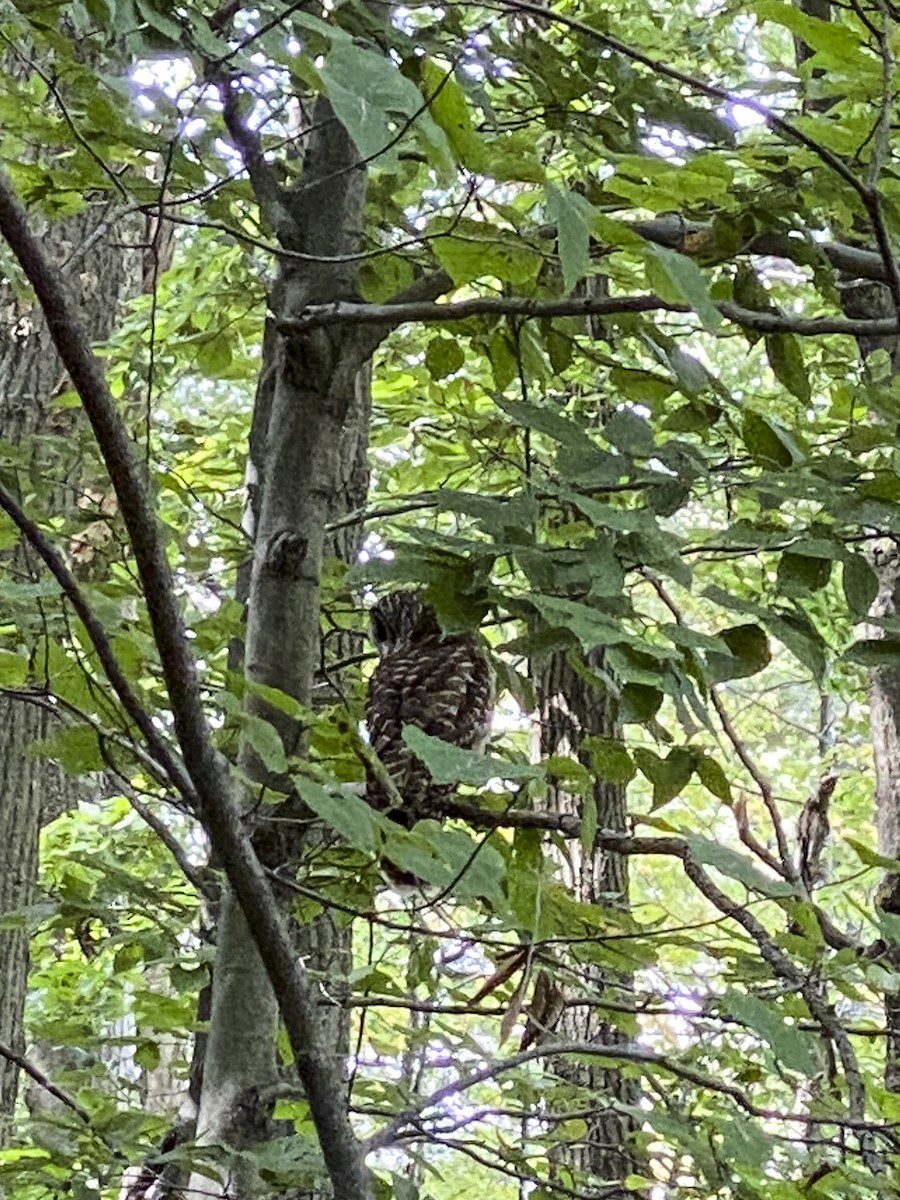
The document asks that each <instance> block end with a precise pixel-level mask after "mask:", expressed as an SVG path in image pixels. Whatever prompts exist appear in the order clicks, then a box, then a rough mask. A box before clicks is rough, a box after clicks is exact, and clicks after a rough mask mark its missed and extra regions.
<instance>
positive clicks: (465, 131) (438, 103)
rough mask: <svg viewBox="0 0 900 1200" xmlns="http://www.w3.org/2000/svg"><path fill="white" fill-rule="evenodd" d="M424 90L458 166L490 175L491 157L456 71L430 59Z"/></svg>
mask: <svg viewBox="0 0 900 1200" xmlns="http://www.w3.org/2000/svg"><path fill="white" fill-rule="evenodd" d="M422 87H423V91H424V93H425V98H426V100H427V103H428V111H429V112H430V113H431V115H432V117H433V118H434V120H435V121H436V122H437V124H438V125H439V126H440V127H441V129H443V131H444V133H445V134H446V136H447V141H448V142H449V143H450V149H451V150H452V151H453V154H454V157H455V158H456V160H457V162H459V163H460V164H461V165H462V166H464V167H467V168H468V169H469V170H470V171H476V172H478V173H479V174H483V173H488V172H489V171H490V157H489V155H488V153H487V148H486V146H485V142H484V139H483V138H482V136H481V135H480V134H479V133H478V132H477V131H476V129H475V122H474V119H473V116H472V110H471V108H470V107H469V101H468V99H467V97H466V93H465V92H464V91H463V88H462V86H461V85H460V83H459V81H458V80H457V78H456V76H455V74H454V72H453V69H452V68H451V67H449V66H448V65H446V64H445V63H438V62H435V60H434V59H431V58H429V59H426V60H425V62H424V64H423V66H422Z"/></svg>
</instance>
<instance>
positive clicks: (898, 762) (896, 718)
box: [841, 280, 900, 1092]
mask: <svg viewBox="0 0 900 1200" xmlns="http://www.w3.org/2000/svg"><path fill="white" fill-rule="evenodd" d="M841 304H842V307H843V309H844V313H845V315H846V316H848V317H869V318H877V317H884V316H893V315H895V314H894V304H893V300H892V298H891V294H890V291H889V289H888V288H887V287H886V286H884V285H883V284H880V283H872V282H868V281H863V280H854V281H852V283H849V282H848V283H847V284H845V286H844V287H843V288H842V290H841ZM857 341H858V343H859V348H860V353H861V355H862V357H863V359H864V360H865V359H867V358H868V357H869V355H870V354H872V353H873V352H874V351H876V350H885V351H886V352H887V353H888V354H889V355H890V358H891V368H892V372H893V374H895V375H896V374H897V373H898V372H900V339H898V338H896V337H883V338H865V337H861V338H858V339H857ZM871 561H872V565H873V567H874V568H875V572H876V574H877V576H878V596H877V598H876V600H875V604H874V605H873V608H872V613H871V615H872V616H873V617H891V616H896V614H897V613H898V612H900V558H898V555H897V550H896V547H895V546H894V545H890V546H879V547H877V548H876V549H875V551H874V553H873V555H872V559H871ZM869 636H870V637H875V638H878V637H883V636H884V630H883V629H882V628H881V627H880V626H873V627H872V628H871V629H870V630H869ZM869 684H870V709H869V712H870V724H871V733H872V753H873V756H874V760H875V806H876V816H875V819H876V825H877V828H878V842H879V849H880V850H881V852H882V854H885V855H887V856H888V857H890V858H898V857H900V667H895V666H890V665H888V666H882V667H878V668H876V669H875V670H873V671H872V674H871V676H870V681H869ZM880 904H881V907H882V908H883V909H884V911H885V912H889V913H893V914H900V875H897V874H894V873H889V874H888V876H887V877H886V879H885V881H884V884H883V886H882V889H881V892H880ZM886 952H887V957H888V958H889V960H890V961H891V962H892V963H893V968H894V970H895V971H896V970H897V969H898V968H900V943H897V942H887V943H886ZM884 1009H885V1025H886V1028H887V1045H886V1050H885V1066H884V1082H885V1087H886V1088H888V1089H889V1090H890V1091H892V1092H900V992H896V991H895V992H892V991H889V990H887V989H886V990H885V999H884Z"/></svg>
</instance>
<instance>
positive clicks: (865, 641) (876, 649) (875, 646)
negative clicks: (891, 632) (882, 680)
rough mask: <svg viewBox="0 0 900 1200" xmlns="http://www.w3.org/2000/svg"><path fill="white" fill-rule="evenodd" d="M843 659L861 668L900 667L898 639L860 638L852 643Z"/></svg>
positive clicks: (899, 639) (899, 642)
mask: <svg viewBox="0 0 900 1200" xmlns="http://www.w3.org/2000/svg"><path fill="white" fill-rule="evenodd" d="M844 658H846V659H847V661H848V662H854V663H859V665H860V666H861V667H897V666H900V637H882V638H862V639H861V640H860V641H858V642H854V643H853V645H852V646H851V647H850V648H849V650H847V651H846V653H845V654H844Z"/></svg>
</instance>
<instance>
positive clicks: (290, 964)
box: [0, 173, 372, 1200]
mask: <svg viewBox="0 0 900 1200" xmlns="http://www.w3.org/2000/svg"><path fill="white" fill-rule="evenodd" d="M0 234H2V235H3V237H4V238H5V239H6V241H7V242H8V244H9V246H10V248H11V250H12V251H13V253H14V254H15V256H16V258H17V259H18V261H19V264H20V265H21V267H22V269H23V271H24V272H25V274H26V276H27V277H28V280H29V282H30V283H31V285H32V287H33V288H34V291H35V293H36V295H37V299H38V301H39V303H40V305H41V308H42V309H43V312H44V316H45V318H46V321H47V325H48V328H49V330H50V333H51V336H52V338H53V342H54V344H55V346H56V349H57V352H58V353H59V356H60V359H61V360H62V362H63V365H64V366H65V368H66V370H67V371H68V373H69V377H70V378H71V380H72V383H73V386H74V387H75V389H76V391H77V392H78V395H79V396H80V397H81V402H82V404H83V405H84V409H85V412H86V414H87V417H88V420H89V421H90V423H91V427H92V429H93V431H94V436H95V438H96V440H97V444H98V447H99V449H100V452H101V454H102V455H103V459H104V462H105V463H106V468H107V471H108V472H109V476H110V480H111V482H112V484H113V487H114V489H115V492H116V497H117V499H118V502H119V508H120V510H121V512H122V516H123V518H124V520H125V524H126V528H127V530H128V534H129V537H130V539H131V544H132V549H133V551H134V556H135V560H136V562H137V567H138V573H139V576H140V580H141V586H142V590H143V594H144V599H145V601H146V604H147V610H148V613H149V615H150V621H151V625H152V628H153V634H154V638H155V640H156V645H157V648H158V650H159V657H160V662H161V664H162V670H163V677H164V679H165V683H166V688H167V690H168V693H169V701H170V703H171V707H172V714H173V718H174V723H175V730H176V733H177V736H178V742H179V745H180V747H181V751H182V754H183V757H184V763H185V767H186V769H187V772H188V774H189V776H190V779H191V782H192V784H193V786H194V788H195V789H196V793H197V797H198V800H199V804H198V814H199V815H200V817H201V819H202V820H203V822H204V825H205V826H206V828H207V831H208V833H209V837H210V841H211V843H212V846H213V849H214V850H215V852H216V854H217V855H218V857H219V860H220V862H221V863H222V867H223V869H224V871H225V874H226V875H227V877H228V882H229V883H230V885H231V887H232V889H233V891H234V894H235V896H236V897H237V900H238V903H239V904H240V906H241V908H242V910H243V912H244V915H245V917H246V919H247V924H248V927H249V929H250V931H251V933H252V935H253V939H254V941H255V942H256V945H257V947H258V949H259V953H260V957H261V958H262V961H263V963H264V965H265V968H266V971H267V973H268V975H269V978H270V980H271V983H272V988H273V990H274V992H275V995H276V997H277V999H278V1004H279V1007H280V1009H281V1015H282V1017H283V1019H284V1023H285V1028H286V1029H287V1033H288V1039H289V1041H290V1045H291V1049H292V1050H293V1053H294V1059H295V1063H296V1067H297V1072H298V1074H299V1076H300V1079H301V1082H302V1084H303V1086H304V1089H305V1091H306V1095H307V1097H308V1100H309V1105H310V1112H311V1115H312V1118H313V1122H314V1124H315V1127H316V1133H317V1134H318V1138H319V1143H320V1146H321V1149H322V1154H323V1156H324V1159H325V1164H326V1167H327V1170H328V1174H329V1177H330V1179H331V1182H332V1185H333V1189H334V1197H335V1200H368V1197H370V1196H371V1195H372V1182H371V1176H370V1175H369V1172H368V1170H367V1168H366V1165H365V1159H364V1156H363V1153H362V1150H361V1146H360V1143H359V1142H358V1140H357V1138H356V1136H355V1134H354V1132H353V1128H352V1126H351V1124H350V1119H349V1114H348V1112H347V1104H346V1097H345V1092H344V1085H343V1081H342V1080H341V1076H340V1071H339V1069H338V1067H337V1064H336V1063H335V1062H334V1059H333V1055H331V1054H330V1052H329V1049H328V1047H327V1046H326V1045H325V1043H324V1040H323V1037H322V1025H321V1020H320V1017H319V1011H318V1004H317V989H316V985H315V983H314V982H313V980H312V979H311V978H310V976H309V973H308V972H307V970H306V967H305V966H304V965H303V963H301V962H299V961H298V960H297V958H296V955H295V952H294V948H293V945H292V943H291V939H290V936H289V934H288V931H287V928H286V926H285V924H284V921H283V920H282V917H281V914H280V912H279V909H278V906H277V904H276V903H275V898H274V896H273V894H272V889H271V887H270V885H269V881H268V878H267V877H266V874H265V872H264V870H263V868H262V866H261V864H260V862H259V859H258V858H257V857H256V854H255V852H254V850H253V847H252V845H251V844H250V840H249V838H248V836H247V832H246V829H245V828H244V824H243V822H242V820H241V815H240V807H239V792H238V786H237V784H236V783H235V781H234V779H233V778H232V775H231V772H230V769H229V766H228V764H227V762H226V761H225V760H224V758H223V757H222V756H221V755H220V754H219V753H218V752H217V751H216V749H215V747H214V746H213V743H212V739H211V736H210V729H209V724H208V722H207V719H206V713H205V711H204V708H203V702H202V697H201V692H200V686H199V680H198V678H197V670H196V664H195V662H194V659H193V656H192V654H191V651H190V649H189V644H188V640H187V638H186V636H185V630H184V625H183V622H182V619H181V613H180V611H179V607H178V600H177V597H176V593H175V587H174V583H173V579H172V573H171V570H170V568H169V563H168V559H167V557H166V547H165V543H164V541H163V538H162V535H161V531H160V527H159V524H158V521H157V518H156V512H155V509H154V507H153V506H152V505H151V503H150V501H149V498H148V496H147V492H146V488H145V486H144V483H143V479H142V476H141V472H140V471H139V470H138V469H137V468H136V466H135V464H134V461H133V458H132V448H131V443H130V441H129V438H128V433H127V430H126V428H125V425H124V423H123V421H122V419H121V417H120V415H119V412H118V409H117V408H116V404H115V401H114V400H113V397H112V393H111V392H110V390H109V387H108V385H107V382H106V378H105V376H104V373H103V369H102V367H101V365H100V362H99V360H98V359H97V357H96V356H95V355H94V353H93V352H92V350H91V347H90V344H89V342H88V339H87V337H86V335H85V332H84V329H83V328H82V326H81V324H80V323H79V322H78V321H77V319H76V318H75V316H74V314H73V312H72V310H71V307H70V305H69V302H68V300H67V298H66V294H65V290H64V287H63V283H62V279H61V277H60V275H59V272H58V271H56V270H55V269H54V268H53V266H52V265H51V263H50V261H49V259H48V258H47V255H46V253H45V251H44V248H43V246H42V244H41V242H40V240H39V239H38V238H37V237H36V236H35V235H34V233H33V232H32V230H31V228H30V227H29V224H28V218H27V216H26V214H25V211H24V209H23V208H22V205H21V203H20V201H19V198H18V196H17V195H16V193H15V190H14V188H13V187H12V184H11V183H10V181H9V179H8V177H7V176H6V175H5V173H0ZM89 632H90V630H89ZM95 645H96V644H95ZM99 652H100V651H99V648H98V654H99Z"/></svg>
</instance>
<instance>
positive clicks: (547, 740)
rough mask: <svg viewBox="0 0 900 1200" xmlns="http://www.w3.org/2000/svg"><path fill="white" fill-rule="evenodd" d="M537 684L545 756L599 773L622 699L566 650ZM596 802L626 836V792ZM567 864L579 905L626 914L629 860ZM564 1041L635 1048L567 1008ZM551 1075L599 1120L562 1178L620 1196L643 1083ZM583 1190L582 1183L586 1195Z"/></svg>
mask: <svg viewBox="0 0 900 1200" xmlns="http://www.w3.org/2000/svg"><path fill="white" fill-rule="evenodd" d="M601 664H602V652H599V653H598V652H595V653H594V655H592V656H591V659H590V661H589V665H590V666H591V667H593V668H594V669H595V670H597V669H598V668H599V667H600V666H601ZM535 683H536V686H537V693H538V701H539V705H540V713H541V751H542V754H544V755H553V754H568V755H571V756H573V757H575V758H577V759H579V761H581V762H583V763H584V765H585V766H587V767H588V769H592V764H591V758H590V754H589V753H588V752H587V750H586V748H585V745H584V741H585V738H587V737H590V736H601V737H607V738H620V737H621V729H620V726H619V724H618V713H617V706H616V702H615V698H614V697H613V696H612V695H611V694H610V693H609V691H600V690H599V688H598V687H595V686H592V684H590V683H589V682H588V681H587V680H585V679H584V677H583V676H582V675H581V674H580V673H578V672H576V671H575V669H574V668H573V667H572V665H571V664H570V662H569V661H568V657H567V654H566V652H565V651H563V650H557V651H555V652H554V653H553V654H551V655H550V656H549V657H548V658H547V659H546V660H545V661H543V662H541V663H539V664H538V665H537V667H536V669H535ZM593 801H594V804H595V805H596V808H597V826H598V828H600V829H604V830H607V831H609V830H615V831H617V832H622V833H625V832H627V815H628V813H627V807H626V797H625V789H624V788H623V787H622V786H621V785H617V784H612V783H609V782H607V781H605V780H603V779H601V778H598V777H595V780H594V787H593ZM550 806H551V808H552V809H554V810H555V811H557V812H560V813H566V814H572V815H574V816H580V815H581V813H580V811H579V810H580V807H581V804H580V800H579V798H578V797H575V796H572V795H571V794H569V793H567V792H565V791H564V790H563V789H560V788H556V789H554V790H553V791H552V792H551V794H550ZM566 860H567V861H566V868H565V874H566V876H567V881H568V883H569V886H570V887H571V888H572V891H573V894H574V895H575V896H576V898H577V899H578V900H580V901H583V902H584V903H587V904H597V905H600V906H602V907H606V908H609V907H610V906H612V907H616V908H627V906H628V859H627V858H626V857H625V856H624V855H620V854H615V853H604V852H603V851H602V850H601V849H600V847H599V845H595V846H594V847H593V849H592V850H591V849H588V850H587V851H585V850H584V849H583V848H582V847H581V845H580V843H577V842H569V843H568V844H567V849H566ZM568 965H569V966H570V967H572V966H573V965H574V964H571V963H569V964H568ZM578 974H579V976H580V991H581V992H582V993H583V994H584V995H587V996H591V997H593V998H594V999H597V998H598V997H602V996H603V995H606V996H609V997H611V998H614V999H620V998H621V997H620V996H619V995H618V991H619V990H620V989H622V988H623V987H625V986H627V984H628V982H629V978H630V977H629V976H627V975H625V974H621V973H616V974H615V975H612V974H611V973H610V972H605V971H604V970H603V969H601V968H600V967H598V966H597V965H595V964H587V965H584V966H581V967H580V968H578ZM557 1036H558V1037H560V1038H561V1039H563V1040H566V1041H576V1042H580V1043H585V1042H594V1043H598V1044H601V1045H604V1046H609V1045H620V1044H624V1043H625V1042H626V1041H627V1040H628V1038H627V1037H626V1035H624V1034H623V1033H622V1031H621V1030H619V1029H617V1028H616V1026H615V1025H614V1024H613V1023H611V1022H610V1021H608V1020H606V1019H605V1017H604V1015H603V1013H602V1010H599V1009H598V1008H596V1007H587V1006H585V1007H575V1006H570V1007H567V1008H564V1009H563V1011H562V1015H561V1017H560V1021H559V1026H558V1031H557ZM552 1069H553V1072H554V1074H555V1075H557V1076H559V1077H560V1078H561V1079H564V1080H566V1081H567V1082H569V1083H571V1084H572V1085H573V1088H579V1089H584V1091H585V1093H586V1094H589V1095H590V1097H591V1098H592V1100H591V1103H592V1104H593V1106H594V1115H593V1116H592V1117H591V1118H590V1119H589V1120H588V1122H587V1129H586V1131H585V1133H584V1135H583V1137H582V1138H581V1139H579V1141H578V1142H577V1143H575V1142H568V1143H561V1144H560V1145H558V1146H557V1147H556V1150H555V1153H554V1156H553V1158H554V1162H555V1166H556V1170H557V1172H560V1171H563V1172H568V1171H572V1172H577V1173H578V1174H579V1175H581V1176H582V1177H583V1178H585V1177H586V1178H587V1179H589V1180H590V1184H589V1185H588V1186H589V1187H590V1190H591V1192H592V1193H593V1194H595V1195H596V1196H598V1197H609V1196H611V1195H612V1194H614V1193H616V1194H617V1193H618V1192H619V1191H620V1190H621V1189H620V1188H619V1186H618V1185H619V1184H620V1182H621V1181H622V1180H624V1179H625V1177H626V1176H627V1175H629V1174H632V1173H636V1172H638V1171H639V1170H640V1164H639V1160H638V1159H637V1158H636V1156H635V1154H634V1151H633V1149H632V1147H631V1146H630V1145H629V1138H630V1136H631V1134H633V1132H634V1130H635V1128H636V1126H635V1122H634V1119H633V1116H632V1115H631V1110H633V1109H634V1108H635V1106H636V1104H637V1101H638V1098H639V1092H638V1084H637V1081H636V1080H633V1079H628V1078H626V1077H624V1076H623V1075H622V1073H621V1072H620V1071H618V1070H616V1069H614V1068H609V1067H604V1066H602V1065H599V1064H590V1063H582V1062H573V1061H572V1060H569V1059H566V1058H559V1059H556V1060H554V1061H553V1063H552ZM574 1107H578V1105H577V1104H575V1105H574ZM584 1186H585V1185H584V1184H582V1183H579V1187H580V1188H581V1189H583V1188H584Z"/></svg>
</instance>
